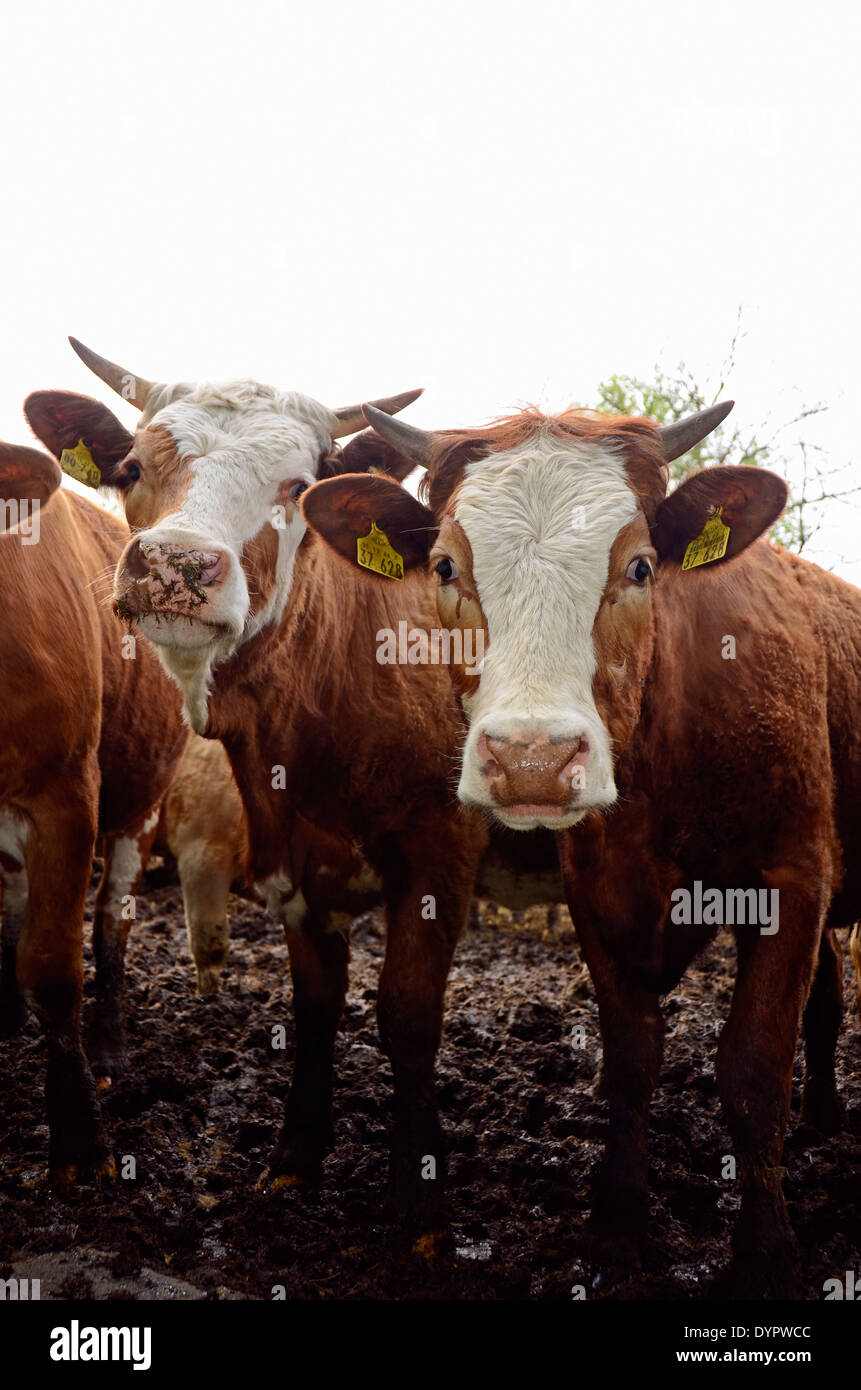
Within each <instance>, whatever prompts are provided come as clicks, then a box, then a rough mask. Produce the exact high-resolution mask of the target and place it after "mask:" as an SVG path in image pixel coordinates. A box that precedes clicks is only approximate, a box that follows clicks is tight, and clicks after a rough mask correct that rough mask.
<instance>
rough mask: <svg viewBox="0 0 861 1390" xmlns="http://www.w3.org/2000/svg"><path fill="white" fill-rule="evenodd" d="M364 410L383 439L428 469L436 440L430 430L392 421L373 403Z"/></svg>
mask: <svg viewBox="0 0 861 1390" xmlns="http://www.w3.org/2000/svg"><path fill="white" fill-rule="evenodd" d="M362 410H363V411H364V414H365V419H366V420H367V422H368V424H369V425H371V426H373V428H374V430H375V431H376V432H377V434H378V435H379V436H380V438H381V439H384V440H385V441H386V443H387V444H391V445H392V446H393V448H395V449H398V450H399V451H400V452H401V453H402V454H406V455H407V458H411V459H415V461H416V463H421V464H423V465H424V466H425V467H427V465H428V462H429V461H430V453H431V445H432V444H433V442H434V438H435V436H434V435H433V434H432V433H431V431H430V430H420V429H417V428H416V426H415V425H406V424H404V422H403V420H392V419H391V417H390V416H389V415H384V414H383V412H382V411H381V410H378V409H377V408H376V403H375V402H373V401H371V402H369V403H368V405H364V406H362Z"/></svg>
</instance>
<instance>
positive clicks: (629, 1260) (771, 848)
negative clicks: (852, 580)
mask: <svg viewBox="0 0 861 1390" xmlns="http://www.w3.org/2000/svg"><path fill="white" fill-rule="evenodd" d="M729 409H730V404H726V405H723V406H715V407H713V408H712V409H710V410H707V411H705V412H702V414H701V415H700V416H697V417H693V418H692V419H690V420H688V421H683V422H679V423H678V424H675V425H671V426H669V427H666V428H664V429H659V428H658V427H657V426H655V425H654V424H652V423H651V422H649V421H647V420H632V419H619V418H607V417H600V416H597V415H595V414H592V413H589V412H576V411H572V412H568V413H566V414H563V415H559V416H543V415H541V414H539V413H537V412H532V411H528V412H525V413H523V414H520V415H518V416H515V417H513V418H510V419H507V420H504V421H501V422H499V423H498V424H496V425H493V426H490V427H488V428H486V429H481V430H463V431H453V432H448V433H441V434H437V435H434V434H428V433H426V432H424V431H421V430H415V429H413V428H411V427H409V426H407V425H404V424H403V423H402V422H399V421H395V422H393V421H389V420H388V419H385V418H383V417H381V416H380V415H379V414H378V413H377V412H376V411H375V410H373V408H371V409H369V410H368V411H367V417H368V419H369V421H370V422H371V423H372V424H373V425H374V427H375V429H376V430H377V431H378V432H379V434H380V436H381V438H382V440H384V441H386V447H387V449H391V448H392V447H395V448H398V449H400V450H401V451H402V452H403V453H404V455H405V456H408V457H410V458H412V459H413V460H416V461H420V462H422V463H423V464H425V466H426V467H427V469H428V473H427V477H426V489H427V491H426V496H427V498H428V501H429V503H430V505H429V506H424V505H423V504H422V503H421V502H419V501H417V500H415V499H413V498H412V497H410V496H409V494H407V493H406V492H405V491H404V490H403V489H396V488H394V487H392V486H391V485H390V484H388V483H387V482H386V480H385V479H383V478H374V477H363V478H355V479H351V478H344V479H336V480H332V481H330V482H323V483H321V484H319V485H318V486H317V487H315V488H314V489H312V490H311V491H310V492H309V493H308V494H307V495H306V497H305V498H304V499H303V509H304V511H305V515H306V517H307V519H308V520H309V522H310V524H311V525H312V526H313V527H315V528H316V529H317V530H318V531H319V532H320V533H321V534H322V535H324V536H326V537H327V538H328V540H329V541H330V543H331V544H332V545H333V546H334V548H335V549H336V550H338V551H340V553H341V554H342V555H343V556H344V557H345V558H346V559H348V560H350V561H351V562H352V563H353V564H355V561H356V537H357V536H361V535H365V534H367V531H368V529H369V526H370V524H371V523H374V524H376V526H377V528H378V530H379V531H382V532H383V533H384V534H385V535H386V536H387V538H388V542H389V543H390V545H391V546H392V547H393V548H394V549H395V550H396V551H397V552H399V553H400V554H403V556H404V557H405V563H407V564H417V563H424V562H425V561H427V562H429V564H430V566H431V568H432V569H433V570H435V572H436V576H437V581H438V605H439V615H440V618H441V620H442V622H443V624H444V625H446V626H456V625H459V626H469V627H473V628H481V629H482V630H483V631H484V633H485V637H486V648H487V650H486V656H485V660H484V664H483V668H482V671H481V673H480V676H479V675H477V674H473V675H472V676H471V677H469V678H466V677H464V675H463V673H462V672H458V671H457V670H456V669H454V670H453V678H454V680H455V682H456V684H457V686H458V689H459V692H460V695H461V699H462V705H463V709H464V712H465V714H466V717H467V719H468V722H469V736H468V738H467V740H466V742H465V745H464V748H463V756H462V759H461V763H460V781H459V787H458V794H459V796H460V798H461V800H462V802H463V803H464V805H465V806H468V807H472V808H479V809H480V810H481V811H482V812H483V813H484V814H485V815H487V816H489V817H492V818H494V819H495V820H497V821H500V822H502V824H504V825H505V826H508V827H513V828H515V829H516V828H521V829H530V828H532V827H536V826H544V827H547V828H549V829H554V830H556V831H557V832H558V833H557V842H558V849H559V854H560V860H561V865H562V871H563V876H564V879H565V883H566V890H567V896H568V901H569V904H570V909H571V914H572V917H573V919H574V922H575V923H576V926H577V929H578V932H579V937H580V940H581V943H582V948H583V952H584V955H585V957H586V960H587V962H588V965H589V968H590V971H591V974H592V978H593V980H594V983H595V989H596V993H597V996H598V1002H599V1008H600V1019H601V1031H602V1037H603V1044H604V1061H603V1071H602V1094H603V1095H605V1096H606V1099H607V1101H608V1102H609V1110H610V1130H609V1138H608V1143H607V1151H606V1154H605V1158H604V1162H603V1165H602V1166H601V1168H600V1172H599V1175H598V1178H597V1182H596V1188H595V1196H594V1202H593V1220H594V1226H595V1232H596V1245H597V1257H598V1263H599V1265H600V1266H601V1267H602V1268H603V1269H604V1270H605V1271H607V1270H610V1271H612V1270H616V1271H618V1270H621V1269H626V1268H629V1267H630V1266H631V1265H632V1264H634V1263H636V1261H637V1259H638V1257H639V1248H640V1244H641V1238H642V1235H643V1232H644V1228H645V1222H646V1215H647V1210H648V1190H647V1156H646V1135H647V1109H648V1105H649V1100H650V1096H651V1093H652V1090H653V1087H654V1086H655V1083H656V1081H657V1078H658V1074H659V1070H660V1065H661V1055H662V1045H663V1033H664V1024H663V1018H662V1012H661V1006H660V999H661V996H662V995H663V994H664V993H666V992H667V991H668V990H670V989H672V988H673V987H674V986H675V985H676V984H677V982H678V981H679V979H680V978H681V976H682V974H683V972H684V970H685V968H686V967H687V965H688V963H689V962H690V961H691V960H692V959H693V958H694V957H695V956H696V954H697V953H698V952H699V951H701V950H702V948H703V947H704V946H705V944H706V942H707V941H708V940H709V938H710V937H712V936H713V934H714V933H715V931H716V927H717V924H719V923H721V922H726V923H731V924H733V925H734V931H735V936H736V941H737V949H738V974H737V982H736V987H735V993H734V997H733V1003H732V1008H731V1010H730V1014H729V1018H728V1021H727V1023H726V1026H725V1028H724V1030H723V1034H722V1037H721V1040H720V1045H719V1048H718V1055H717V1075H718V1085H719V1090H720V1095H721V1098H722V1102H723V1106H724V1110H725V1114H726V1119H727V1123H728V1125H729V1128H730V1132H731V1134H732V1138H733V1142H734V1145H735V1149H736V1152H737V1155H738V1160H739V1168H740V1177H741V1182H742V1188H743V1196H742V1207H741V1214H740V1219H739V1222H738V1225H737V1228H736V1232H735V1262H734V1275H735V1279H736V1283H737V1287H738V1288H739V1290H740V1291H741V1292H744V1293H747V1294H748V1295H750V1296H755V1295H757V1294H759V1295H763V1294H766V1295H767V1294H779V1293H783V1292H786V1291H788V1290H792V1289H793V1288H794V1286H795V1269H796V1250H795V1241H794V1237H793V1235H792V1232H791V1230H790V1227H789V1224H788V1220H787V1216H786V1210H785V1206H784V1200H783V1196H782V1191H781V1171H782V1170H781V1161H782V1158H781V1155H782V1149H783V1140H784V1133H785V1130H786V1125H787V1120H788V1116H789V1101H790V1087H791V1077H792V1065H793V1056H794V1052H795V1046H796V1039H797V1035H798V1029H799V1023H800V1021H801V1019H802V1016H803V1022H804V1032H805V1039H806V1047H807V1073H806V1080H805V1090H804V1107H803V1114H804V1116H805V1118H806V1119H807V1120H809V1121H810V1122H811V1123H813V1124H815V1125H818V1126H819V1127H821V1128H824V1129H832V1128H834V1127H835V1126H837V1125H838V1124H839V1121H840V1105H839V1101H838V1096H837V1092H836V1088H835V1081H834V1049H835V1045H836V1039H837V1034H838V1029H839V1024H840V1019H841V1010H842V1000H841V986H840V967H839V955H838V951H837V947H836V945H835V942H834V938H833V932H832V930H831V929H832V928H834V927H838V926H841V925H846V924H849V923H851V922H852V921H853V920H854V919H855V918H857V917H858V916H859V915H861V724H859V720H858V717H857V712H858V709H859V706H861V593H859V592H858V590H856V589H854V588H853V587H851V586H850V585H848V584H846V583H844V582H842V581H841V580H839V579H837V578H835V577H833V576H832V575H830V574H827V573H825V572H823V571H822V570H820V569H818V568H817V567H816V566H815V565H813V564H810V563H808V562H807V561H805V560H803V559H799V558H798V557H797V556H795V555H793V554H790V553H788V552H786V551H783V550H781V549H780V548H778V547H775V546H772V545H770V544H768V543H767V542H766V541H764V540H760V539H758V538H759V537H760V536H761V535H762V533H763V532H764V531H765V530H766V529H767V528H768V527H769V526H770V525H771V524H772V522H773V521H774V520H775V519H776V517H777V516H778V515H779V513H780V511H781V509H782V508H783V506H784V503H785V499H786V487H785V485H784V483H783V482H782V481H781V480H780V479H779V478H777V477H776V476H775V475H773V474H771V473H768V472H765V471H762V470H759V469H755V468H745V467H714V468H709V469H707V470H705V471H704V472H700V473H698V474H696V475H694V476H693V477H691V478H690V479H688V480H687V481H686V482H684V483H683V484H682V486H680V487H679V488H677V489H676V491H675V492H672V493H671V494H670V495H669V496H667V482H668V470H667V463H668V461H670V460H672V459H673V458H675V457H677V456H679V455H680V454H682V453H684V452H685V451H686V450H687V449H689V448H691V447H692V446H693V445H694V444H695V443H697V442H698V441H699V440H700V439H701V438H703V437H704V436H705V435H706V434H707V433H708V432H709V431H710V430H712V429H713V428H714V427H715V426H716V425H717V424H718V423H719V422H720V420H721V419H722V418H723V417H724V415H725V414H726V413H727V411H728V410H729ZM366 582H367V583H368V585H369V586H370V585H372V584H374V583H377V584H385V583H386V581H385V580H383V579H376V578H375V577H374V576H373V575H368V576H367V578H366ZM698 895H699V896H698ZM706 895H708V896H706ZM686 904H687V906H686ZM703 904H705V906H703ZM757 904H758V905H759V906H760V907H761V909H762V910H761V912H760V913H759V914H757ZM778 914H779V917H778ZM751 917H753V924H751ZM739 923H746V925H739Z"/></svg>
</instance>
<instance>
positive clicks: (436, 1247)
mask: <svg viewBox="0 0 861 1390" xmlns="http://www.w3.org/2000/svg"><path fill="white" fill-rule="evenodd" d="M452 1250H453V1241H452V1236H451V1232H450V1231H448V1230H445V1229H442V1230H436V1231H426V1232H425V1233H424V1235H421V1236H417V1237H416V1239H415V1240H414V1241H413V1243H412V1245H411V1246H410V1254H412V1255H418V1256H419V1258H420V1259H422V1260H424V1262H425V1264H429V1265H434V1264H438V1263H439V1261H440V1260H442V1259H445V1258H446V1256H448V1255H450V1254H451V1253H452Z"/></svg>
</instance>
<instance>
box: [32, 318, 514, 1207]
mask: <svg viewBox="0 0 861 1390" xmlns="http://www.w3.org/2000/svg"><path fill="white" fill-rule="evenodd" d="M77 350H78V351H79V353H80V354H81V355H82V356H83V358H84V360H85V361H87V362H88V363H89V365H90V366H91V367H93V368H94V370H95V371H96V372H97V374H98V375H99V376H101V377H102V378H103V379H104V380H105V381H107V382H108V383H109V384H110V385H112V386H113V387H114V388H115V389H117V391H118V392H120V393H122V394H125V395H126V396H127V397H128V398H130V399H132V400H134V402H135V404H137V405H138V406H139V407H140V408H141V410H142V414H141V420H140V425H139V427H138V429H137V431H136V432H135V434H134V435H131V434H129V433H127V432H126V431H124V430H123V429H122V426H120V425H119V422H118V421H117V420H116V419H115V417H114V416H113V415H112V414H111V412H110V411H108V410H107V409H106V408H105V407H104V406H103V405H101V404H99V403H98V402H96V401H93V400H89V399H87V398H85V397H80V396H71V395H69V394H67V393H62V392H57V393H52V394H51V395H50V397H49V400H48V404H49V405H50V411H51V419H52V421H54V422H58V424H57V428H56V429H55V430H54V431H53V432H52V433H51V436H50V438H48V440H47V442H48V443H49V444H50V445H51V447H52V448H53V449H54V451H55V452H56V451H58V450H62V448H64V447H69V446H70V441H73V439H74V438H77V436H78V434H79V433H82V434H83V436H84V437H85V438H86V439H87V440H88V441H89V442H90V444H91V447H93V448H95V447H97V446H98V445H99V443H100V442H101V441H102V440H111V441H115V443H114V446H113V447H111V449H110V457H107V456H106V454H105V451H104V450H103V451H102V462H101V465H100V466H101V474H102V481H103V482H104V483H105V484H106V485H108V486H111V487H114V488H116V489H117V490H118V492H119V493H120V494H121V495H122V498H123V502H124V506H125V510H126V515H127V517H128V520H129V522H130V523H131V526H132V528H133V538H132V539H131V540H130V542H129V543H128V545H127V546H126V548H125V550H124V552H123V554H122V556H121V558H120V562H119V565H118V567H117V571H116V579H115V589H114V595H115V607H116V611H117V612H118V614H119V615H120V616H121V617H122V618H124V619H126V620H127V621H128V622H129V623H131V624H132V625H133V627H134V628H135V629H136V630H137V631H138V632H140V633H143V634H144V635H145V636H146V637H148V638H149V639H150V640H151V641H152V642H153V643H155V644H156V646H157V649H158V652H159V655H160V656H161V659H162V662H163V663H164V665H165V667H166V669H167V670H168V671H169V672H170V673H171V675H172V676H173V677H174V678H175V679H176V681H177V682H178V684H179V685H180V687H181V690H182V694H183V698H184V708H185V713H186V717H187V719H188V721H189V722H190V723H191V725H192V726H193V727H194V729H196V730H197V731H198V732H200V733H203V734H206V735H207V736H209V737H215V738H219V739H221V740H222V742H223V743H224V746H225V748H226V749H227V752H228V756H229V758H230V763H231V767H232V769H233V773H234V776H235V778H236V781H237V784H238V786H239V790H240V793H241V796H242V800H243V804H244V807H245V812H246V817H247V822H248V834H249V855H250V871H251V875H252V876H253V879H254V881H255V882H256V883H258V884H259V885H261V887H262V891H263V893H264V895H265V897H266V900H267V902H268V903H269V905H270V907H271V908H272V909H273V910H274V911H275V912H276V914H277V915H278V916H280V918H281V919H282V921H283V923H284V926H285V931H286V936H287V942H288V948H289V954H290V965H291V972H292V977H293V1002H294V1011H295V1016H296V1031H297V1044H296V1058H295V1067H294V1075H293V1081H292V1084H291V1087H290V1092H289V1096H288V1100H287V1107H286V1114H285V1121H284V1126H283V1129H282V1132H281V1135H280V1137H279V1139H278V1142H277V1145H276V1148H275V1152H274V1153H273V1155H272V1157H271V1160H270V1164H269V1174H270V1177H271V1179H272V1182H273V1185H276V1184H277V1185H280V1184H283V1183H285V1182H295V1181H296V1180H302V1179H305V1180H307V1179H313V1178H316V1177H317V1176H318V1174H319V1171H320V1165H321V1162H322V1159H323V1155H324V1153H325V1150H326V1148H327V1145H328V1143H329V1140H330V1130H331V1096H332V1069H333V1051H334V1042H335V1034H336V1029H337V1025H338V1021H339V1018H340V1015H341V1012H342V1009H343V1003H344V997H345V991H346V983H347V960H348V940H347V935H346V932H345V930H344V926H345V921H346V919H347V918H345V915H344V914H347V917H349V916H355V915H356V914H357V913H358V912H360V911H362V910H364V909H365V907H366V906H367V905H368V902H369V901H373V898H370V897H369V890H372V891H373V892H374V893H378V892H379V891H381V892H382V896H383V899H384V901H385V904H386V909H387V916H388V935H387V943H386V956H385V962H384V966H383V970H382V975H381V979H380V987H379V994H378V1018H379V1026H380V1035H381V1040H382V1045H383V1047H384V1049H385V1051H386V1052H387V1053H388V1055H389V1057H390V1058H391V1062H392V1069H393V1073H394V1109H395V1126H394V1135H393V1144H392V1180H393V1196H394V1198H395V1205H396V1209H397V1210H398V1211H399V1213H403V1214H406V1215H409V1216H412V1217H415V1219H416V1221H417V1222H418V1223H419V1224H421V1225H425V1224H426V1223H427V1224H430V1225H435V1223H436V1221H437V1219H438V1211H437V1207H438V1198H439V1194H440V1192H441V1190H442V1172H443V1154H442V1137H441V1132H440V1128H439V1121H438V1117H437V1111H436V1101H435V1096H434V1086H433V1065H434V1057H435V1053H436V1049H437V1046H438V1042H439V1037H440V1030H441V1022H442V1005H443V992H444V988H445V981H446V977H447V973H448V969H449V964H450V961H451V956H452V952H453V949H454V945H455V941H456V938H457V936H458V933H459V931H460V930H461V927H462V925H463V922H464V920H465V918H466V913H467V908H468V905H469V900H470V895H471V891H472V885H473V881H474V875H475V865H476V861H477V858H478V855H479V852H480V849H481V847H482V845H483V843H484V840H485V838H486V835H485V831H484V829H483V826H482V825H481V821H480V818H479V817H477V816H473V815H471V814H467V813H464V812H463V810H462V808H460V807H459V805H458V803H457V799H456V797H455V794H454V786H453V783H452V767H453V765H454V762H455V760H456V757H457V750H458V747H459V743H460V740H461V738H462V736H463V722H462V717H461V714H460V711H459V710H458V707H457V703H456V700H455V697H454V694H453V691H452V687H451V682H450V680H449V678H448V675H447V673H446V672H445V670H444V669H443V668H442V667H441V666H439V665H428V666H425V667H422V668H421V679H419V680H416V678H415V676H416V670H417V668H416V667H404V666H403V665H400V664H398V663H388V664H384V663H381V662H379V661H378V660H377V659H376V657H377V647H378V639H377V634H378V632H379V631H380V630H381V629H391V630H393V631H397V630H398V625H399V623H400V622H408V623H410V624H411V625H413V624H416V623H417V624H418V625H419V626H421V627H427V626H429V625H432V622H433V616H434V612H435V598H434V587H433V584H432V583H431V582H429V581H428V579H427V577H426V576H425V575H424V574H422V573H420V572H415V573H413V574H411V575H409V576H407V577H406V579H404V580H403V581H402V582H392V583H390V584H389V585H388V586H381V587H379V588H376V587H370V588H369V587H367V586H366V585H364V584H363V583H362V582H361V581H360V580H357V579H356V577H355V576H354V575H353V574H352V573H351V571H350V570H349V568H348V567H347V566H345V565H343V564H342V562H341V561H340V560H339V559H338V558H337V556H334V555H333V554H332V552H331V550H330V549H329V547H328V546H327V545H325V544H324V543H322V542H320V541H319V540H318V539H317V538H316V537H315V536H313V535H311V534H309V533H308V531H307V528H306V525H305V521H304V519H303V517H302V513H301V510H300V508H299V498H300V496H301V494H302V493H303V492H304V491H305V490H306V489H307V488H308V487H309V486H310V485H311V484H312V483H314V481H315V480H317V479H318V478H320V477H326V476H329V475H331V474H332V473H334V472H337V471H340V470H343V469H354V470H355V469H359V470H360V469H361V468H362V467H364V464H363V461H362V459H363V452H362V451H363V448H364V447H365V445H366V444H368V443H370V444H371V446H372V449H373V451H374V453H375V455H376V453H377V452H378V449H377V443H378V442H377V441H375V440H374V437H373V436H372V435H368V436H365V437H364V439H363V438H362V437H360V438H359V439H358V440H356V441H353V442H352V443H350V444H348V445H347V446H346V448H345V449H344V451H343V453H340V452H339V451H338V450H337V449H336V448H335V447H334V445H333V441H334V439H335V438H336V437H338V436H340V435H344V434H349V433H351V432H354V431H356V430H357V429H359V428H360V427H362V426H363V425H364V419H363V417H362V413H361V410H360V409H359V408H358V407H356V408H352V409H349V410H346V411H343V412H339V413H336V412H335V411H332V410H329V409H328V408H326V407H325V406H323V405H320V404H318V403H317V402H316V401H313V400H311V399H309V398H308V397H306V396H302V395H298V394H296V393H294V392H285V391H279V390H275V389H272V388H269V387H265V386H259V385H256V384H254V383H252V382H240V383H236V384H233V385H230V386H225V387H214V386H188V385H180V386H160V385H157V384H152V383H149V382H143V381H141V380H140V378H135V377H132V376H130V375H129V374H127V373H124V372H122V370H121V369H120V368H118V367H115V366H114V365H112V364H110V363H108V362H106V361H105V360H104V359H102V358H99V357H96V356H95V354H92V353H90V352H89V351H88V350H86V349H83V348H81V347H80V345H77ZM416 394H417V393H415V392H413V393H408V394H406V395H404V396H401V397H394V398H392V399H390V400H389V401H387V402H384V403H382V404H384V405H385V406H386V407H387V408H388V409H389V410H396V409H399V408H400V407H401V406H403V405H405V404H407V403H408V402H409V401H410V400H412V399H414V397H415V395H416ZM31 404H32V401H31ZM31 419H33V414H32V413H31ZM64 419H66V420H67V421H68V426H67V427H64V426H63V421H64ZM38 428H39V426H38V424H37V430H38ZM118 431H119V433H118ZM43 437H44V436H43ZM393 458H394V460H395V463H396V466H397V469H398V470H400V471H399V476H403V474H404V473H405V472H406V471H408V470H409V468H410V467H411V465H410V464H409V463H406V464H404V461H403V459H401V458H400V457H399V456H397V455H394V454H393ZM118 630H121V629H118ZM360 847H361V851H362V852H361V853H360V852H359V848H360ZM365 859H366V860H367V861H368V863H369V864H370V866H371V868H372V870H373V873H372V874H371V875H369V874H368V873H367V871H366V867H365V862H364V861H365ZM369 879H370V880H373V882H369ZM428 1156H431V1157H432V1158H434V1159H435V1160H436V1161H437V1174H438V1176H437V1181H435V1182H430V1181H423V1178H422V1170H423V1167H426V1161H427V1157H428ZM411 1224H412V1223H411Z"/></svg>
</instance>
